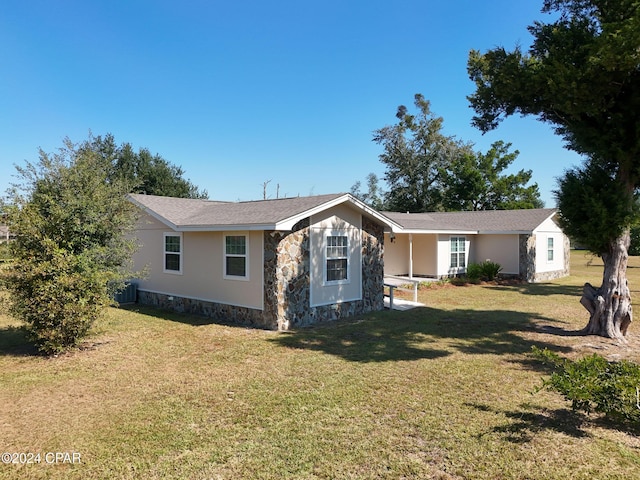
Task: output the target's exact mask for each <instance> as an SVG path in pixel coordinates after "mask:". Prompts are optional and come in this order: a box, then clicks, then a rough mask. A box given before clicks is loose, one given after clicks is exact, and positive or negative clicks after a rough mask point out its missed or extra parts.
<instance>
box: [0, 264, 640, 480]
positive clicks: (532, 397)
mask: <svg viewBox="0 0 640 480" xmlns="http://www.w3.org/2000/svg"><path fill="white" fill-rule="evenodd" d="M589 262H591V264H588V263H589ZM572 268H573V270H572V271H573V275H572V276H571V277H570V278H567V279H562V280H558V281H555V282H552V283H546V284H538V285H524V284H521V285H478V286H467V287H453V286H450V287H443V288H432V289H424V290H421V292H420V297H421V301H423V302H424V303H425V304H426V305H427V306H426V307H425V308H421V309H415V310H412V311H409V312H388V311H385V312H380V313H376V314H372V315H368V316H366V317H362V318H359V319H355V320H353V321H348V322H346V321H342V322H338V323H333V324H329V325H326V326H321V327H316V328H310V329H305V330H301V331H298V332H293V333H277V332H271V331H262V330H251V329H247V328H240V327H230V326H223V325H217V324H211V323H208V321H207V320H206V319H202V318H198V317H189V316H180V315H175V314H168V313H166V312H159V311H154V310H148V309H121V310H118V309H112V310H110V311H109V312H108V315H107V316H106V317H105V318H104V320H103V321H101V323H100V324H99V325H97V326H96V329H95V332H94V333H93V335H92V336H91V338H90V339H88V341H87V342H86V343H85V345H83V348H81V349H79V350H77V351H74V352H72V353H70V354H67V355H63V356H60V357H57V358H43V357H39V356H36V355H34V354H33V351H32V350H31V349H30V348H29V347H28V345H27V344H26V343H25V340H24V337H23V334H22V331H21V330H19V329H17V328H16V326H17V324H16V323H15V322H14V321H13V320H11V319H10V318H8V317H6V316H3V315H2V314H0V405H1V406H2V410H1V411H0V453H2V452H25V453H27V452H31V453H34V454H35V453H40V454H41V463H39V464H32V465H13V464H9V465H0V478H21V479H22V478H24V479H29V478H34V479H35V478H42V479H44V478H47V479H49V478H53V479H103V478H131V479H134V478H135V479H137V478H145V479H146V478H148V479H155V478H158V479H160V478H188V479H244V478H247V479H283V478H301V479H321V478H322V479H374V478H385V479H414V478H425V479H426V478H436V479H458V478H460V479H468V478H471V479H476V478H481V479H492V480H493V479H524V478H527V479H550V478H558V479H564V478H572V479H594V478H598V479H601V478H608V479H615V478H620V479H623V478H624V479H629V478H637V477H638V475H640V438H639V437H638V435H639V433H640V432H638V431H636V432H629V431H625V430H624V429H622V428H620V427H619V426H616V425H612V424H608V423H606V422H604V421H603V420H602V419H601V418H600V417H598V416H591V417H586V416H584V415H582V414H576V413H573V412H571V410H570V408H569V405H568V403H566V402H565V401H564V400H563V399H562V398H561V397H560V396H559V395H557V394H554V393H551V392H540V393H532V392H533V391H534V389H535V388H536V387H537V386H539V385H540V383H541V379H542V377H543V376H544V375H545V374H546V372H545V371H544V370H543V368H542V366H541V365H540V364H539V363H537V362H535V361H533V360H532V359H531V357H530V355H529V352H530V349H531V346H532V345H537V346H540V347H545V346H546V347H548V348H550V349H552V350H554V351H557V352H559V353H561V354H563V355H568V356H574V357H575V356H582V355H585V354H589V353H592V352H598V353H601V354H603V355H605V356H608V357H610V358H614V359H615V358H629V359H632V360H635V361H640V348H639V344H638V340H637V338H636V337H637V336H638V334H637V333H636V332H637V331H638V328H640V327H637V326H636V325H635V324H632V326H631V328H630V332H631V333H630V335H631V336H632V337H631V343H630V345H629V346H620V345H616V344H614V343H612V342H610V341H608V340H605V339H600V338H595V337H581V336H574V335H571V331H572V330H576V329H579V328H581V327H582V326H584V325H585V324H586V321H587V314H586V311H585V310H584V309H583V308H582V306H580V305H579V303H578V300H579V295H580V291H581V285H582V284H583V283H584V282H585V281H591V282H592V283H594V284H597V285H599V284H600V276H601V272H602V266H601V263H600V262H599V261H598V260H597V259H596V260H593V261H591V260H590V258H589V257H586V256H585V254H584V253H582V252H575V253H574V256H573V266H572ZM629 277H630V284H631V286H632V290H633V291H634V293H635V294H636V295H638V293H640V292H638V285H640V259H638V258H632V260H631V268H630V269H629ZM639 298H640V296H639ZM46 452H67V453H69V454H72V453H74V452H76V453H78V454H79V455H80V459H81V460H80V462H81V463H79V464H47V463H46V461H45V454H46ZM47 458H48V459H49V460H51V459H52V458H55V457H52V456H49V457H47ZM76 458H77V457H76Z"/></svg>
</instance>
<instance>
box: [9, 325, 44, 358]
mask: <svg viewBox="0 0 640 480" xmlns="http://www.w3.org/2000/svg"><path fill="white" fill-rule="evenodd" d="M0 355H10V356H15V357H22V356H41V354H40V352H38V349H37V348H36V347H35V346H34V345H33V344H32V343H31V342H30V341H29V338H28V335H27V331H26V329H25V328H24V327H13V326H9V327H4V328H0Z"/></svg>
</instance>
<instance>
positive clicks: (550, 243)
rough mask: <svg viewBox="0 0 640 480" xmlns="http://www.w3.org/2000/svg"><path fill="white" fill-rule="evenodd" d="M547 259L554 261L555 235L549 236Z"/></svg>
mask: <svg viewBox="0 0 640 480" xmlns="http://www.w3.org/2000/svg"><path fill="white" fill-rule="evenodd" d="M547 261H548V262H553V237H549V238H547Z"/></svg>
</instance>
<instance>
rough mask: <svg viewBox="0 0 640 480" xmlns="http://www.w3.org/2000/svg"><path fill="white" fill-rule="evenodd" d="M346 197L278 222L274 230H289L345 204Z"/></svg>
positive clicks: (342, 196)
mask: <svg viewBox="0 0 640 480" xmlns="http://www.w3.org/2000/svg"><path fill="white" fill-rule="evenodd" d="M347 196H348V195H347V194H345V195H341V196H339V197H336V198H334V199H333V200H329V201H328V202H325V203H323V204H321V205H317V206H315V207H313V208H310V209H308V210H305V211H304V212H300V213H297V214H295V215H293V216H291V217H288V218H285V219H283V220H280V221H279V222H277V223H276V228H275V229H274V230H291V229H292V228H293V226H294V225H295V224H296V223H298V222H299V221H300V220H302V219H304V218H307V217H310V216H311V215H315V214H316V213H319V212H322V211H324V210H326V209H328V208H331V207H335V206H336V205H340V204H341V203H343V202H345V200H346V199H347Z"/></svg>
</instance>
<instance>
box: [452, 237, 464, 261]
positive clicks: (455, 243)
mask: <svg viewBox="0 0 640 480" xmlns="http://www.w3.org/2000/svg"><path fill="white" fill-rule="evenodd" d="M466 241H467V239H466V237H451V268H465V267H466V266H467V264H466V253H467V252H466Z"/></svg>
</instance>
